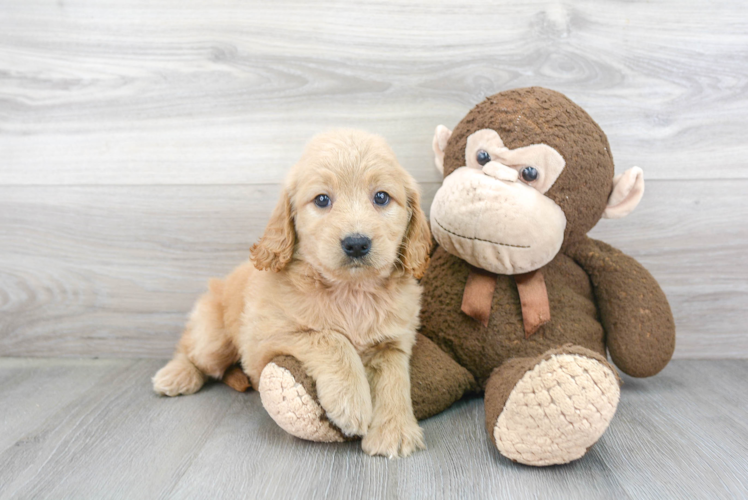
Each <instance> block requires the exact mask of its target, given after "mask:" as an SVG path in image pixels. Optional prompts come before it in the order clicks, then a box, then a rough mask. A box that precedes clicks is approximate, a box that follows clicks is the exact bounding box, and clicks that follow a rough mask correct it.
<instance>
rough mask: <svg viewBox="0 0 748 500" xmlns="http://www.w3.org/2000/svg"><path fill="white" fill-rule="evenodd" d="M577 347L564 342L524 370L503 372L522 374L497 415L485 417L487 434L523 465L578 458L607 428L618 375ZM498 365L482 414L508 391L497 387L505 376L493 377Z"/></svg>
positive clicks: (615, 403)
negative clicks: (491, 399)
mask: <svg viewBox="0 0 748 500" xmlns="http://www.w3.org/2000/svg"><path fill="white" fill-rule="evenodd" d="M564 350H565V351H567V352H563V351H564ZM580 350H584V351H586V349H582V348H579V347H571V346H565V347H564V348H561V349H557V350H554V351H555V352H554V351H549V352H548V353H546V354H545V355H543V356H541V359H540V362H538V363H537V364H535V365H534V366H532V367H531V368H530V369H528V370H526V371H523V370H521V369H520V370H517V367H518V366H517V365H518V364H515V366H514V367H512V366H511V364H510V366H508V367H507V368H508V369H506V370H504V373H503V375H504V376H507V377H511V376H512V375H517V374H518V373H523V374H521V378H520V379H519V381H518V382H517V383H516V385H514V386H513V388H512V389H510V390H511V392H510V393H509V395H508V397H507V398H506V399H505V402H504V404H503V409H501V410H500V414H499V415H498V418H495V419H492V421H490V422H489V421H487V424H488V425H489V426H490V425H491V422H493V426H492V428H490V429H489V433H490V434H491V437H492V438H493V441H494V443H495V444H496V447H497V448H498V450H499V451H500V452H501V454H502V455H504V456H506V457H507V458H510V459H511V460H514V461H516V462H520V463H523V464H527V465H535V466H543V465H554V464H565V463H568V462H571V461H572V460H576V459H578V458H581V457H582V456H583V455H584V454H585V453H586V452H587V450H588V449H589V448H590V447H591V446H592V445H593V444H595V442H597V440H598V439H599V438H600V436H602V434H603V433H604V432H605V430H606V429H607V428H608V424H609V423H610V421H611V419H612V418H613V415H614V414H615V412H616V407H617V406H618V399H619V397H620V389H619V382H618V378H617V375H616V373H615V372H614V370H613V368H612V367H611V366H610V365H609V364H608V363H607V361H606V360H604V358H602V356H599V355H597V354H595V353H592V352H591V351H589V353H590V354H592V357H589V356H586V355H584V354H580V353H579V351H580ZM559 351H561V352H559ZM569 351H571V352H569ZM512 361H520V360H512ZM531 361H535V360H531ZM520 364H521V363H520ZM502 368H504V366H503V365H502V367H500V368H499V369H498V370H497V372H495V373H494V375H493V376H492V377H491V378H492V380H491V381H489V385H488V386H487V387H486V408H487V414H488V412H489V406H493V407H494V408H495V407H496V403H498V401H491V402H489V398H490V397H491V396H499V395H500V394H501V393H504V394H506V393H507V392H508V391H507V390H506V389H504V390H502V387H500V386H501V385H503V386H504V387H506V382H509V380H507V378H504V380H503V381H501V380H498V381H496V380H493V379H494V377H495V376H497V377H496V378H497V379H498V378H499V377H500V376H501V375H502V373H501V372H502ZM524 368H527V365H526V364H525V367H524ZM515 380H516V379H515ZM492 382H493V383H492ZM491 403H493V404H491Z"/></svg>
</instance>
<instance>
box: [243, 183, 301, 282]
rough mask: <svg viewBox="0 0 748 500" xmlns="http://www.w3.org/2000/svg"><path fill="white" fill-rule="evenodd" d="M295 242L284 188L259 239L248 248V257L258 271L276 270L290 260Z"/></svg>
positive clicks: (291, 215) (290, 213)
mask: <svg viewBox="0 0 748 500" xmlns="http://www.w3.org/2000/svg"><path fill="white" fill-rule="evenodd" d="M295 244H296V230H295V229H294V225H293V214H292V210H291V198H290V197H289V196H288V190H287V189H284V190H283V192H282V193H281V199H280V200H279V201H278V204H277V205H276V206H275V209H274V210H273V213H272V214H271V215H270V221H269V222H268V225H267V227H266V228H265V233H264V234H263V235H262V238H260V241H258V242H257V243H255V244H254V245H252V248H250V249H249V253H250V254H251V257H250V259H251V260H252V263H253V264H254V265H255V267H256V268H257V269H259V270H260V271H264V270H268V269H269V270H271V271H275V272H278V271H280V270H281V269H283V268H284V267H286V264H288V263H289V262H290V261H291V258H292V257H293V250H294V245H295Z"/></svg>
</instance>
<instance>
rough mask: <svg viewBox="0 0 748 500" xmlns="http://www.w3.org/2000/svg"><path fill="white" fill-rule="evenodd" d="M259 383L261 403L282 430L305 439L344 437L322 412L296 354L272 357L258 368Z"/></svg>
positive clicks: (327, 441)
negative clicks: (260, 372) (263, 365)
mask: <svg viewBox="0 0 748 500" xmlns="http://www.w3.org/2000/svg"><path fill="white" fill-rule="evenodd" d="M259 385H260V387H259V392H260V397H261V399H262V405H263V406H264V407H265V410H267V412H268V414H270V416H271V417H272V418H273V420H275V423H277V424H278V425H279V426H280V427H281V428H282V429H283V430H284V431H286V432H288V433H289V434H291V435H292V436H296V437H298V438H301V439H306V440H308V441H318V442H325V443H330V442H340V441H346V440H347V439H346V438H345V436H344V435H343V433H342V432H341V431H340V430H339V429H338V428H337V427H336V426H335V425H334V424H333V423H332V422H330V421H329V420H328V419H327V417H326V416H325V410H324V409H323V408H322V406H321V405H320V404H319V400H318V399H317V391H316V388H315V384H314V380H313V379H312V378H311V377H310V376H309V375H307V373H306V371H305V370H304V367H303V366H302V365H301V363H300V362H299V361H298V360H297V359H296V358H294V357H292V356H278V357H276V358H274V359H273V360H272V361H271V362H270V363H268V364H267V366H265V368H264V369H263V370H262V374H261V375H260V384H259Z"/></svg>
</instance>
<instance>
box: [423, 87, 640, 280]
mask: <svg viewBox="0 0 748 500" xmlns="http://www.w3.org/2000/svg"><path fill="white" fill-rule="evenodd" d="M433 146H434V153H435V154H436V166H437V168H438V169H439V170H440V171H441V172H442V173H443V175H444V183H443V185H442V187H441V188H440V189H439V191H437V193H436V196H435V197H434V202H433V204H432V205H431V230H432V232H433V234H434V237H435V238H436V240H437V241H438V242H439V244H440V245H441V246H442V247H443V248H444V249H445V250H446V251H448V252H449V253H451V254H454V255H456V256H458V257H460V258H462V259H464V260H466V261H467V262H469V263H470V264H472V265H474V266H476V267H480V268H482V269H486V270H488V271H491V272H494V273H497V274H521V273H526V272H529V271H533V270H535V269H538V268H540V267H542V266H544V265H545V264H547V263H548V262H550V261H551V260H553V258H554V257H555V256H556V254H557V253H558V252H559V251H560V250H561V249H562V248H564V247H566V246H568V245H570V244H572V243H573V242H574V241H576V240H578V239H579V238H581V237H583V236H584V235H585V234H586V233H587V232H588V231H589V230H590V229H592V228H593V227H594V225H595V224H596V223H597V221H599V220H600V218H601V217H607V218H619V217H624V216H625V215H627V214H628V213H630V212H631V211H632V210H633V209H634V208H636V205H637V204H638V203H639V201H640V200H641V197H642V195H643V194H644V178H643V175H642V170H641V169H640V168H638V167H634V168H631V169H629V170H627V171H626V172H625V173H624V174H622V175H619V176H617V177H615V178H614V177H613V175H614V167H613V156H612V154H611V152H610V145H609V144H608V139H607V137H606V136H605V134H604V133H603V131H602V130H601V129H600V127H599V126H598V125H597V123H595V122H594V121H593V120H592V118H591V117H590V116H589V115H588V114H587V113H586V112H585V111H584V110H583V109H582V108H580V107H579V106H577V105H576V104H574V103H573V102H571V101H570V100H569V99H568V98H567V97H565V96H564V95H562V94H559V93H558V92H554V91H552V90H548V89H544V88H540V87H531V88H525V89H516V90H510V91H506V92H501V93H499V94H496V95H493V96H491V97H489V98H487V99H486V100H485V101H483V102H482V103H480V104H478V105H477V106H476V107H474V108H473V109H472V110H471V111H470V112H469V113H468V114H467V116H465V118H463V120H462V121H461V122H460V123H459V124H458V125H457V127H455V129H454V132H451V131H450V130H448V129H447V128H446V127H444V126H442V125H440V126H439V127H437V129H436V134H435V136H434V142H433Z"/></svg>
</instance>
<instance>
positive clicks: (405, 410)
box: [153, 130, 431, 457]
mask: <svg viewBox="0 0 748 500" xmlns="http://www.w3.org/2000/svg"><path fill="white" fill-rule="evenodd" d="M430 246H431V235H430V232H429V226H428V223H427V221H426V217H425V215H424V213H423V211H422V210H421V207H420V195H419V192H418V188H417V186H416V183H415V181H414V180H413V178H412V177H411V176H410V175H409V174H408V173H407V172H406V171H405V170H404V169H403V168H402V167H401V166H400V164H399V163H398V161H397V159H396V158H395V155H394V153H393V152H392V150H391V149H390V148H389V146H388V145H387V144H386V142H385V141H384V139H382V138H381V137H379V136H375V135H370V134H367V133H364V132H360V131H348V130H346V131H335V132H331V133H327V134H323V135H319V136H317V137H315V138H314V139H312V141H311V142H310V143H309V145H308V146H307V148H306V150H305V152H304V154H303V156H302V157H301V160H300V161H299V162H298V163H297V164H296V165H295V166H294V167H293V168H292V169H291V171H290V173H289V174H288V177H287V179H286V182H285V186H284V189H283V192H282V194H281V199H280V201H279V203H278V205H277V206H276V208H275V210H274V211H273V213H272V215H271V217H270V222H269V223H268V225H267V228H266V229H265V233H264V234H263V236H262V238H261V239H260V241H259V242H258V243H257V244H255V245H254V246H253V247H252V248H251V250H250V252H251V263H250V262H247V263H245V264H243V265H241V266H239V267H238V268H237V269H236V270H234V271H233V272H232V274H230V275H229V276H228V277H227V278H226V279H224V280H223V281H220V280H212V281H211V283H210V285H209V291H208V292H207V293H206V294H205V295H203V296H202V297H201V298H200V299H199V300H198V302H197V303H196V304H195V307H194V310H193V311H192V314H191V317H190V319H189V322H188V324H187V327H186V329H185V331H184V334H183V335H182V339H181V340H180V341H179V344H178V346H177V349H176V353H175V355H174V359H173V360H171V361H170V362H169V363H168V364H167V365H166V366H165V367H164V368H162V369H161V370H159V372H158V373H156V375H155V376H154V377H153V388H154V390H155V391H156V392H157V393H159V394H162V395H167V396H176V395H179V394H192V393H194V392H196V391H197V390H199V389H200V388H201V387H202V385H203V383H204V382H205V381H206V379H207V377H212V378H216V379H220V378H221V377H222V376H223V374H224V372H225V371H226V369H227V368H229V367H230V366H231V365H232V364H234V363H235V362H237V361H241V364H242V367H243V369H244V371H245V372H246V373H247V374H248V375H249V378H250V380H251V382H252V385H253V386H254V387H255V388H257V387H259V380H260V374H261V372H262V369H263V368H264V367H265V365H266V364H267V363H268V362H269V361H270V360H271V359H273V358H274V357H275V356H278V355H282V354H288V355H291V356H294V357H296V358H297V359H298V360H299V361H301V363H302V364H303V366H304V368H305V369H306V370H307V372H308V373H309V375H311V376H312V377H313V378H314V379H315V380H316V383H317V393H318V396H319V400H320V403H321V405H322V407H323V408H324V409H325V411H326V413H327V416H328V417H329V418H330V420H332V422H333V423H335V424H336V425H337V426H338V427H339V428H340V429H341V430H342V431H343V432H344V433H345V434H347V435H351V436H353V435H358V436H364V439H363V442H362V447H363V449H364V450H365V451H366V452H367V453H369V454H372V455H374V454H378V455H385V456H391V457H392V456H406V455H408V454H410V453H412V452H413V451H414V450H415V449H417V448H423V447H424V444H423V434H422V430H421V428H420V427H419V426H418V423H417V422H416V419H415V417H414V416H413V409H412V404H411V399H410V377H409V360H410V353H411V348H412V346H413V343H414V342H415V336H416V329H417V328H418V326H419V321H418V314H419V309H420V301H421V288H420V286H419V284H418V283H417V282H416V278H417V277H420V276H421V275H422V273H423V271H424V270H425V267H426V265H427V263H428V255H429V250H430Z"/></svg>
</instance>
